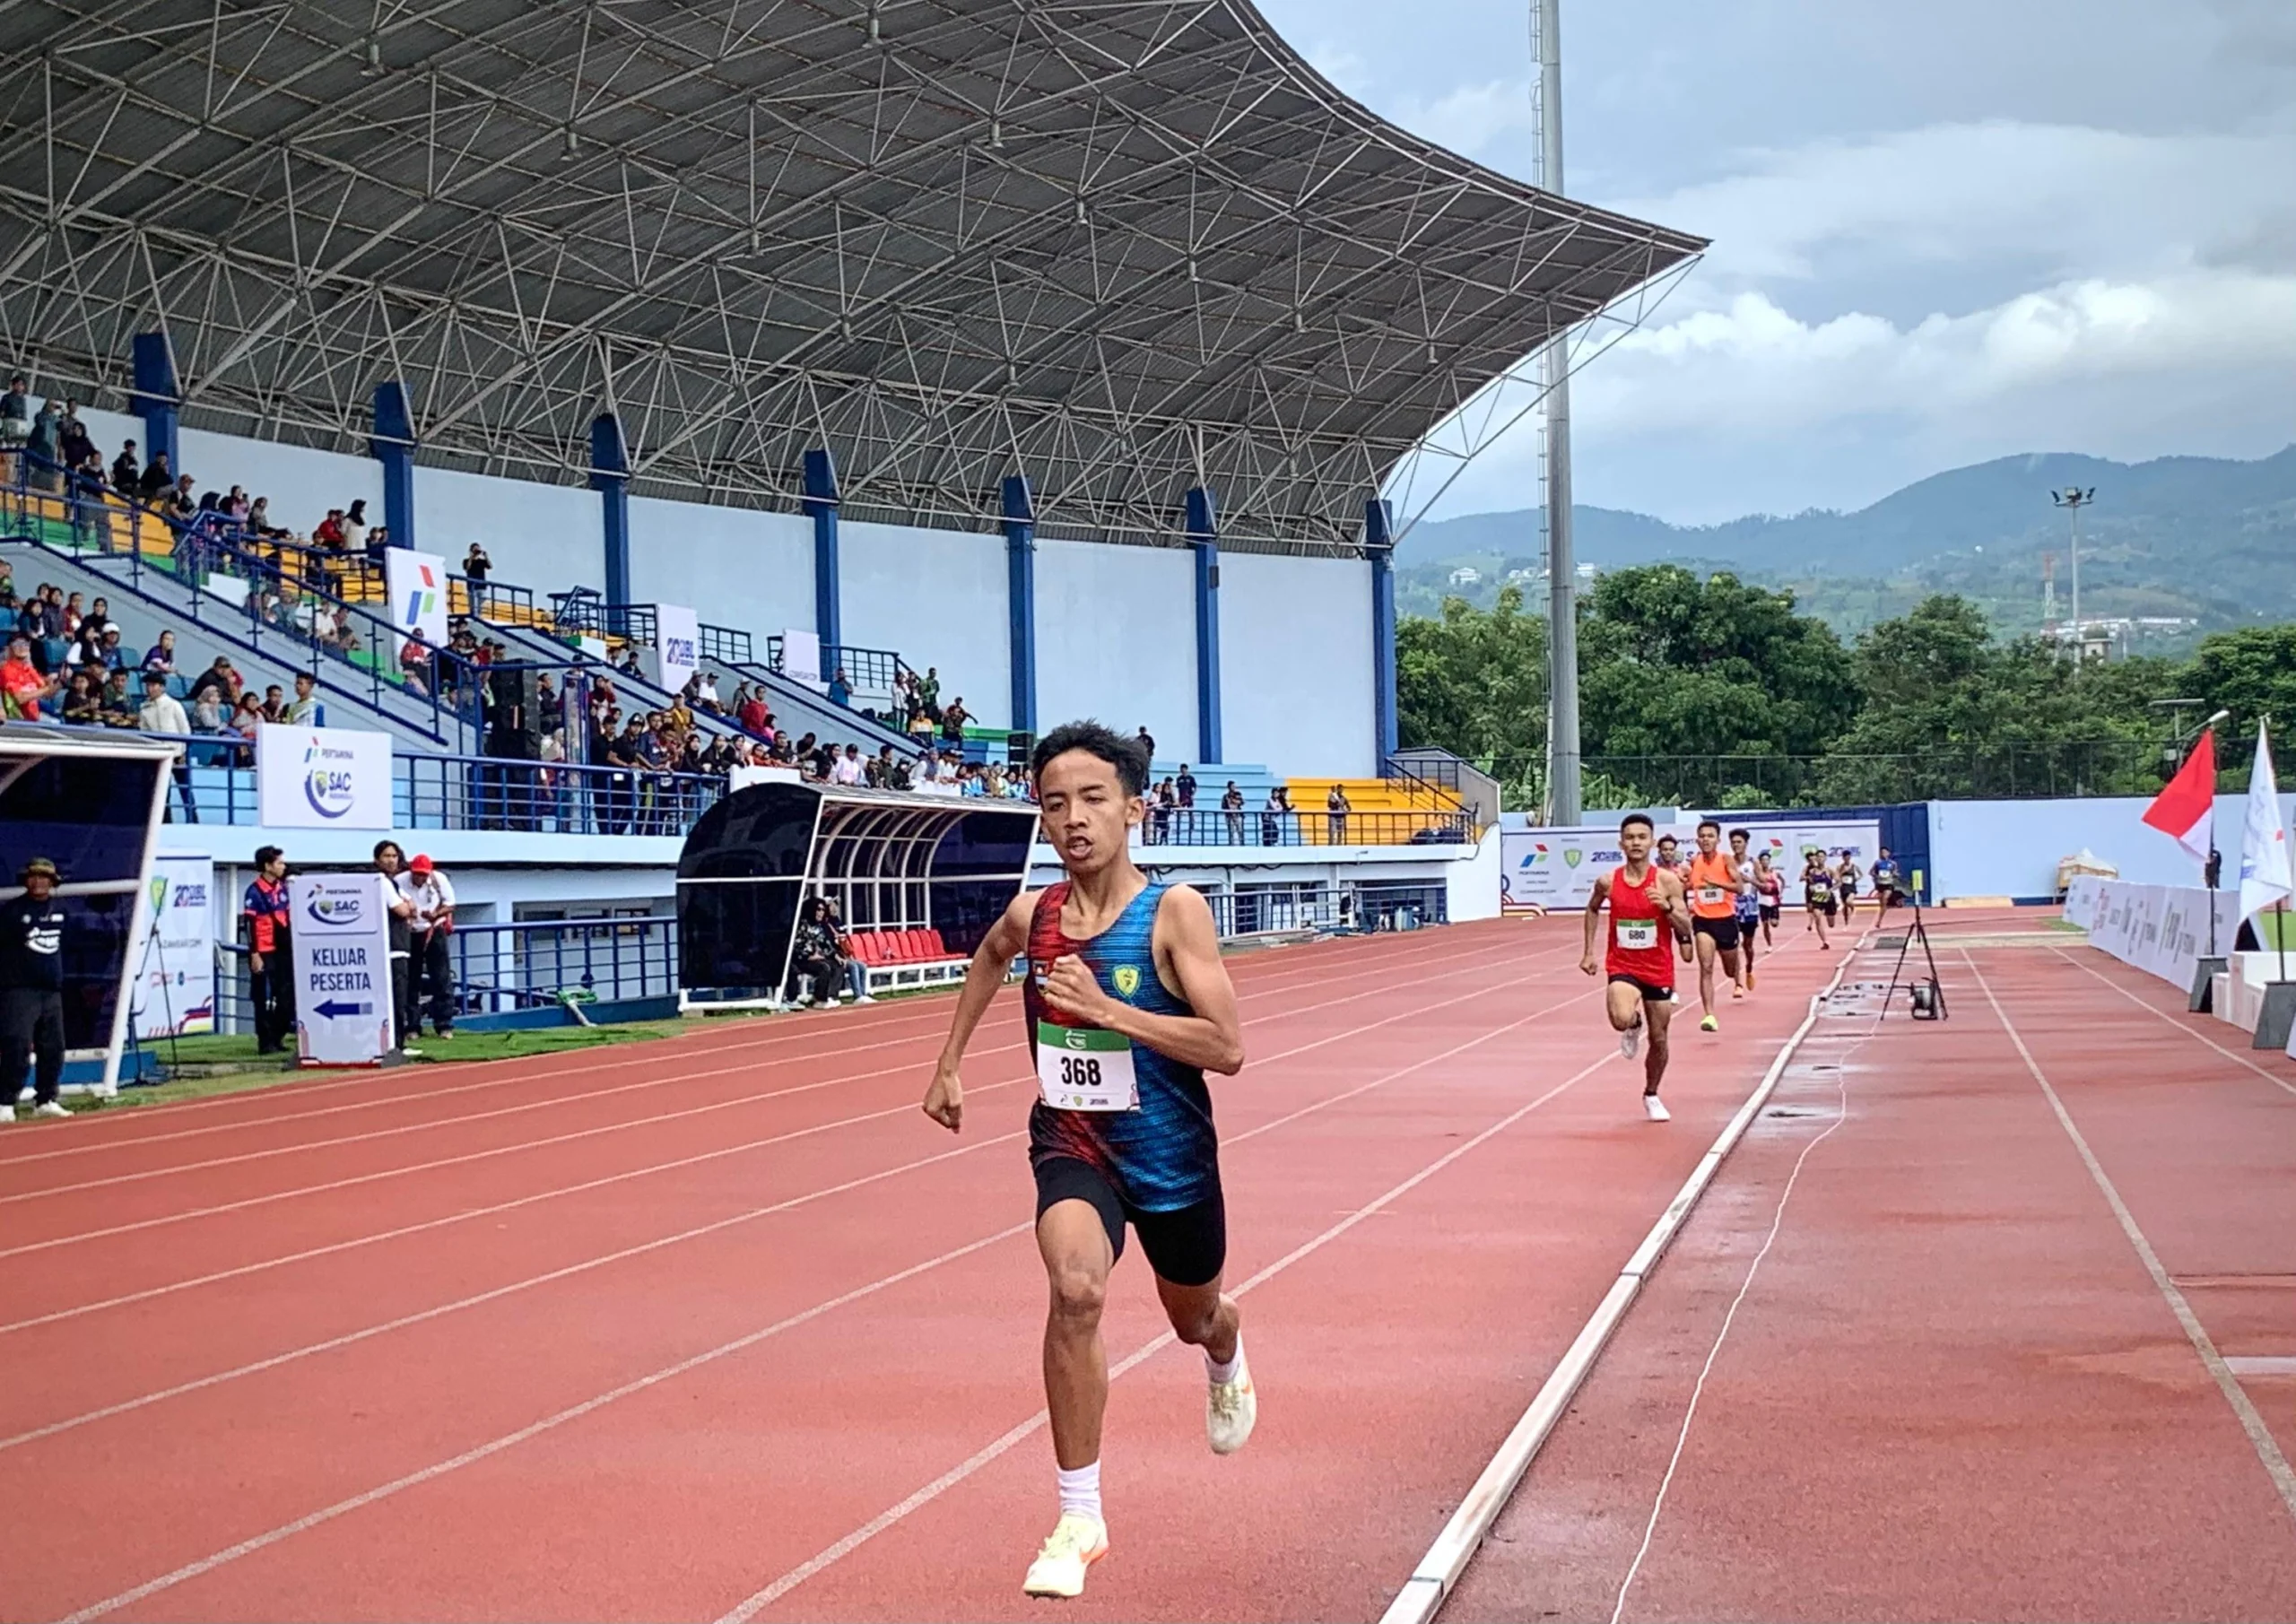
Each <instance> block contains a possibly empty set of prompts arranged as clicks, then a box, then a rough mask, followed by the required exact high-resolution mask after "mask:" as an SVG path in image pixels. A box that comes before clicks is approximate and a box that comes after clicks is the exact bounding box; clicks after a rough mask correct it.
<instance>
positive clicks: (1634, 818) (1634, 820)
mask: <svg viewBox="0 0 2296 1624" xmlns="http://www.w3.org/2000/svg"><path fill="white" fill-rule="evenodd" d="M1638 823H1639V824H1640V825H1642V827H1643V828H1645V829H1657V827H1658V826H1657V824H1656V823H1653V822H1651V821H1650V814H1649V813H1648V812H1629V813H1627V814H1626V816H1624V817H1623V818H1621V819H1620V820H1619V821H1618V832H1619V833H1621V834H1624V833H1626V831H1627V830H1628V829H1632V828H1633V827H1634V826H1635V825H1636V824H1638Z"/></svg>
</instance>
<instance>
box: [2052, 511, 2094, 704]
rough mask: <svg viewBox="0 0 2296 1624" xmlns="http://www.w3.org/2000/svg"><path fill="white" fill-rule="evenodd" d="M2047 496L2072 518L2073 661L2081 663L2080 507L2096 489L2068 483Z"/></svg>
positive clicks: (2076, 663)
mask: <svg viewBox="0 0 2296 1624" xmlns="http://www.w3.org/2000/svg"><path fill="white" fill-rule="evenodd" d="M2049 498H2050V499H2051V500H2052V501H2054V502H2055V503H2056V504H2057V506H2058V507H2060V508H2064V509H2065V510H2066V513H2067V514H2068V515H2069V516H2070V517H2071V518H2072V525H2073V663H2074V664H2075V665H2078V664H2080V663H2081V651H2082V647H2083V641H2084V639H2083V636H2082V625H2081V509H2082V508H2086V507H2087V506H2088V505H2089V504H2090V503H2092V502H2093V501H2095V500H2096V499H2097V490H2096V487H2095V486H2093V485H2092V486H2091V487H2090V488H2089V489H2088V490H2086V491H2083V489H2081V487H2080V486H2078V485H2069V486H2067V487H2066V489H2064V490H2063V491H2050V492H2049Z"/></svg>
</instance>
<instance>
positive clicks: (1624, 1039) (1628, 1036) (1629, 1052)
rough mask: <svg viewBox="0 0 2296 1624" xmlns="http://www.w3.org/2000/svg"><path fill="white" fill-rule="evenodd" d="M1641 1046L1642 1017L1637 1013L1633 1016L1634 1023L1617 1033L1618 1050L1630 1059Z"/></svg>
mask: <svg viewBox="0 0 2296 1624" xmlns="http://www.w3.org/2000/svg"><path fill="white" fill-rule="evenodd" d="M1641 1047H1642V1017H1641V1016H1640V1015H1637V1016H1635V1018H1634V1024H1633V1025H1632V1026H1631V1027H1629V1028H1627V1029H1626V1030H1624V1031H1623V1032H1621V1033H1620V1034H1619V1035H1618V1052H1619V1053H1620V1054H1622V1055H1625V1056H1626V1057H1627V1058H1628V1059H1629V1060H1631V1059H1633V1058H1634V1056H1635V1055H1636V1054H1637V1053H1638V1052H1639V1050H1640V1049H1641Z"/></svg>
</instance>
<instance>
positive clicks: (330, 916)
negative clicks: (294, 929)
mask: <svg viewBox="0 0 2296 1624" xmlns="http://www.w3.org/2000/svg"><path fill="white" fill-rule="evenodd" d="M364 904H365V899H364V898H362V897H361V895H360V894H359V893H358V892H357V891H344V892H340V893H335V892H328V891H313V892H312V893H311V899H310V900H309V902H307V903H306V904H304V906H303V912H304V913H305V914H306V915H308V916H309V918H310V921H311V923H312V924H314V925H318V926H319V927H320V928H322V929H324V930H331V931H347V930H354V929H356V928H357V927H358V925H359V922H360V921H361V919H362V918H363V917H365V914H366V908H365V906H364Z"/></svg>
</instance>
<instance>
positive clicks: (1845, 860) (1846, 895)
mask: <svg viewBox="0 0 2296 1624" xmlns="http://www.w3.org/2000/svg"><path fill="white" fill-rule="evenodd" d="M1858 879H1859V874H1858V872H1857V853H1856V852H1854V851H1852V850H1851V849H1850V848H1849V847H1847V846H1845V847H1842V848H1841V865H1840V866H1839V867H1838V868H1836V869H1835V870H1834V871H1833V881H1834V889H1835V890H1838V891H1839V892H1840V893H1841V922H1842V924H1843V925H1845V926H1846V925H1848V923H1849V921H1850V919H1851V916H1854V915H1855V914H1856V913H1857V881H1858Z"/></svg>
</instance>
